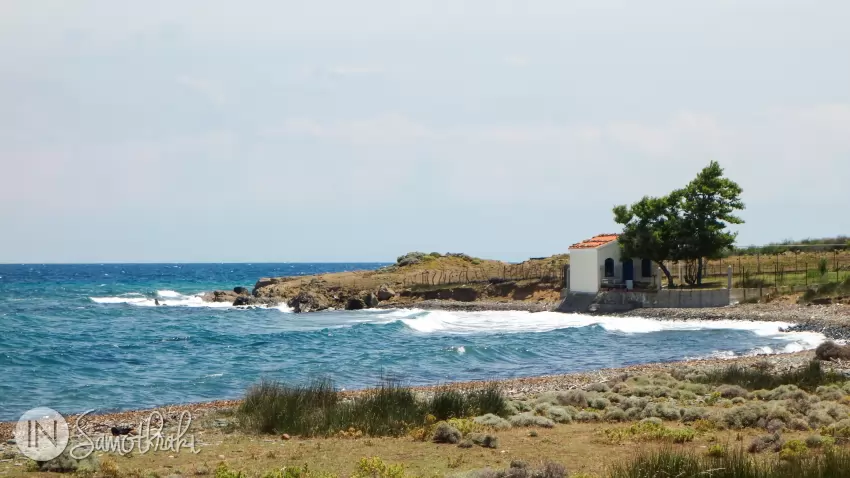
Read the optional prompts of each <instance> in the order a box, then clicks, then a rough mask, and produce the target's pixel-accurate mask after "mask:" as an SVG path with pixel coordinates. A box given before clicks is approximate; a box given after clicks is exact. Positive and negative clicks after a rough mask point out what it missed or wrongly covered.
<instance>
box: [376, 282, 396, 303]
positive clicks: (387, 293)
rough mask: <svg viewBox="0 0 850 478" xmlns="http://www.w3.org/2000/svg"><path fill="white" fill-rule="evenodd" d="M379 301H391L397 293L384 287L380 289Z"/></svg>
mask: <svg viewBox="0 0 850 478" xmlns="http://www.w3.org/2000/svg"><path fill="white" fill-rule="evenodd" d="M377 295H378V300H381V301H383V300H390V299H392V298H393V297H395V291H394V290H392V289H390V288H389V287H387V286H386V285H382V286H381V288H380V289H378V294H377Z"/></svg>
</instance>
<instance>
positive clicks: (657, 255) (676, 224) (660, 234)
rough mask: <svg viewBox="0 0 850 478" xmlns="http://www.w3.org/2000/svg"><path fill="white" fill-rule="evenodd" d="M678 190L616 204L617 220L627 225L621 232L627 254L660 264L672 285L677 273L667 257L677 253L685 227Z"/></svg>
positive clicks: (623, 247)
mask: <svg viewBox="0 0 850 478" xmlns="http://www.w3.org/2000/svg"><path fill="white" fill-rule="evenodd" d="M679 204H680V198H679V196H678V193H674V194H672V195H670V196H664V197H660V198H655V197H649V196H644V198H643V199H641V200H640V201H638V202H636V203H634V204H632V205H631V206H625V205H622V206H616V207H615V208H614V220H615V221H616V222H617V224H622V225H623V232H622V233H621V234H620V237H619V239H618V242H619V243H620V249H621V254H620V256H621V257H623V258H633V257H640V258H641V259H649V260H651V261H653V262H654V263H656V264H658V266H659V267H660V268H661V271H662V272H663V273H664V275H665V276H667V285H668V287H673V276H672V275H671V274H670V271H669V270H667V267H666V266H665V265H664V261H665V260H668V259H670V258H671V257H673V256H674V255H675V253H676V248H677V240H678V237H679V231H680V227H681V219H680V217H679V210H678V206H679Z"/></svg>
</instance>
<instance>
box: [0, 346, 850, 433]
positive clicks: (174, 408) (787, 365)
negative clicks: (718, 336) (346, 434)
mask: <svg viewBox="0 0 850 478" xmlns="http://www.w3.org/2000/svg"><path fill="white" fill-rule="evenodd" d="M812 358H814V352H812V351H806V352H795V353H790V354H776V355H756V356H749V357H736V358H731V359H729V358H712V359H698V360H686V361H680V362H666V363H650V364H641V365H632V366H628V367H620V368H605V369H598V370H592V371H586V372H580V373H571V374H563V375H548V376H539V377H520V378H512V379H504V380H494V381H492V382H495V383H498V384H500V386H501V387H502V389H503V390H504V391H505V394H506V395H507V396H508V397H509V398H512V399H522V398H526V397H528V396H535V395H537V394H540V393H543V392H549V391H563V390H571V389H577V388H585V387H587V386H588V385H590V384H592V383H599V382H606V381H609V380H613V379H615V378H617V377H620V376H622V375H623V374H628V375H642V374H648V373H656V372H669V371H672V370H674V369H678V370H681V369H682V368H683V367H687V368H693V369H702V370H705V369H712V368H718V367H724V366H728V365H730V364H738V365H742V366H758V367H759V368H762V369H763V368H764V367H765V366H767V367H769V368H770V369H772V370H774V371H776V372H781V371H786V370H789V369H793V368H797V367H801V366H804V365H805V364H806V363H808V362H809V361H810V360H812ZM827 367H828V368H830V369H833V370H836V371H839V372H841V373H844V374H847V375H850V362H827ZM472 384H474V382H457V383H453V384H451V385H453V386H458V387H463V386H466V385H472ZM440 386H445V385H440ZM435 388H437V386H424V387H414V389H415V390H417V391H419V392H421V393H423V394H426V395H427V394H428V393H431V392H433V391H434V390H435ZM359 393H362V390H351V391H346V392H343V394H344V395H348V396H354V395H357V394H359ZM239 404H240V401H239V400H219V401H214V402H203V403H189V404H182V405H169V406H163V407H159V408H155V409H146V410H129V411H125V412H118V413H108V414H102V415H92V416H90V417H89V420H88V424H87V426H85V427H84V429H86V431H87V433H89V434H90V435H91V433H92V432H93V433H95V434H96V433H108V432H109V429H110V427H113V426H132V425H138V424H139V423H140V422H141V421H142V420H144V419H147V418H148V417H150V415H151V412H153V411H158V412H159V413H160V414H161V415H162V417H163V418H164V419H165V424H166V428H168V427H169V426H173V425H174V424H175V423H176V421H177V420H178V419H179V417H180V414H181V413H182V412H184V411H188V412H189V413H191V416H192V423H193V424H194V425H193V429H194V430H197V429H203V428H205V426H215V425H214V423H215V422H214V421H212V420H210V418H215V416H216V415H215V414H216V413H218V412H224V411H228V412H229V411H232V410H233V409H234V408H235V407H237V406H239ZM68 419H69V423H74V422H75V419H74V415H71V416H69V417H68ZM211 422H212V423H213V425H210V423H211ZM14 426H15V423H13V422H5V423H0V443H5V442H6V440H9V439H11V438H12V436H13V433H14ZM196 427H197V428H196Z"/></svg>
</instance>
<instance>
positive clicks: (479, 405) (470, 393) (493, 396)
mask: <svg viewBox="0 0 850 478" xmlns="http://www.w3.org/2000/svg"><path fill="white" fill-rule="evenodd" d="M508 410H509V405H508V400H507V398H505V395H504V392H503V391H502V389H501V387H499V385H498V384H496V383H487V384H484V385H483V386H474V387H465V388H459V387H457V386H446V387H440V388H438V389H437V390H436V391H435V392H434V396H433V397H432V398H431V400H430V412H431V413H432V414H433V415H434V416H435V417H437V418H438V419H439V420H448V419H449V418H453V417H454V418H461V417H470V416H476V415H484V414H487V413H492V414H494V415H499V416H505V415H507V412H508Z"/></svg>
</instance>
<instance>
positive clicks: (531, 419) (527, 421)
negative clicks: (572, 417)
mask: <svg viewBox="0 0 850 478" xmlns="http://www.w3.org/2000/svg"><path fill="white" fill-rule="evenodd" d="M508 420H509V421H510V422H511V425H513V426H515V427H541V428H552V427H554V426H555V422H553V421H552V419H550V418H546V417H541V416H539V415H534V414H532V413H529V412H525V413H520V414H519V415H514V416H512V417H510V418H509V419H508Z"/></svg>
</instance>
